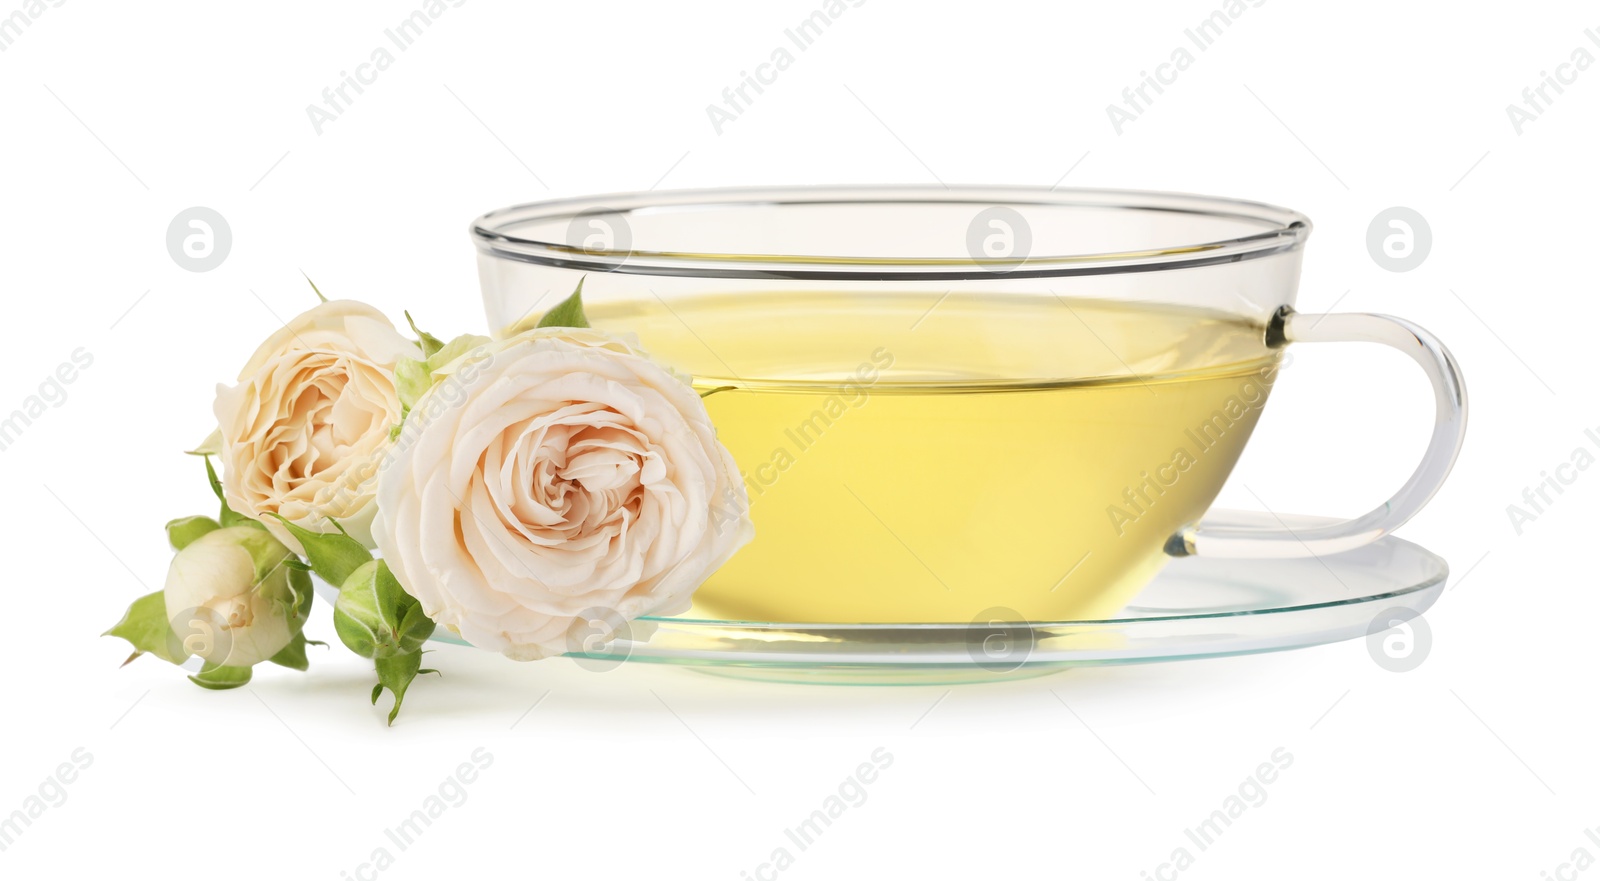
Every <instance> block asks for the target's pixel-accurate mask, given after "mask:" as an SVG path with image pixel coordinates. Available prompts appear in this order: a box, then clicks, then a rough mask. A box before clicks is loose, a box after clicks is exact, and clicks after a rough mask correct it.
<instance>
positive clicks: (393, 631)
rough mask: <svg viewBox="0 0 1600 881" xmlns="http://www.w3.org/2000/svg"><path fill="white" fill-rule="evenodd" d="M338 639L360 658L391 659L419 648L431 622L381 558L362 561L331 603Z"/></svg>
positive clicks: (431, 624) (429, 629)
mask: <svg viewBox="0 0 1600 881" xmlns="http://www.w3.org/2000/svg"><path fill="white" fill-rule="evenodd" d="M333 627H334V629H335V630H337V631H338V633H339V640H340V641H341V642H343V643H344V644H345V645H346V646H347V647H349V649H350V650H351V651H353V652H355V653H356V654H358V655H360V656H361V657H363V658H373V659H375V660H378V659H383V658H392V657H394V656H396V655H402V654H406V653H409V652H415V651H417V650H419V649H420V648H421V647H422V644H423V643H424V642H426V641H427V639H428V637H429V636H431V635H432V634H433V621H432V619H430V618H429V617H428V616H427V615H425V614H423V612H422V603H419V602H417V600H416V598H415V597H413V596H411V595H410V594H408V593H406V592H405V589H404V588H402V587H401V586H400V582H398V581H396V580H395V577H394V575H393V574H392V573H391V572H390V571H389V567H388V566H387V565H386V564H385V563H384V562H383V561H382V560H373V561H372V562H370V563H366V564H363V565H362V566H361V567H360V568H358V569H356V571H354V572H352V573H351V574H350V577H349V578H346V579H345V582H344V584H343V586H341V587H340V588H339V600H338V602H336V603H335V604H334V606H333Z"/></svg>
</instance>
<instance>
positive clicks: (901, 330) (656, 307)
mask: <svg viewBox="0 0 1600 881" xmlns="http://www.w3.org/2000/svg"><path fill="white" fill-rule="evenodd" d="M669 302H670V308H668V306H667V305H666V304H663V303H662V302H660V301H654V300H652V301H644V302H637V303H629V304H626V305H602V304H597V305H595V306H592V307H590V317H591V320H592V322H593V323H594V325H595V326H596V327H601V328H606V329H613V330H618V331H632V332H634V333H636V334H637V335H638V336H639V338H640V341H641V342H642V343H643V344H644V346H645V347H646V348H647V349H648V350H649V351H650V352H651V353H652V354H653V355H654V356H655V357H657V358H659V359H660V360H662V361H664V362H666V363H669V364H671V365H672V366H674V367H675V368H676V369H679V370H681V371H683V372H686V373H691V374H693V375H694V377H695V385H696V386H697V387H698V388H700V389H701V390H702V391H706V392H709V391H711V390H712V389H717V391H715V392H712V393H711V394H709V395H708V396H707V397H706V399H705V402H706V407H707V409H708V410H709V411H710V414H711V417H712V419H713V420H714V422H715V424H716V426H717V432H718V436H719V437H720V438H721V440H722V442H723V443H724V444H725V445H726V446H727V447H728V449H729V450H730V451H731V452H732V453H733V456H734V458H735V460H736V461H737V462H738V465H739V468H740V471H741V472H742V477H743V479H744V484H745V488H746V490H747V491H748V493H749V495H750V501H751V516H752V518H753V519H754V521H755V525H756V535H755V538H754V540H753V541H752V542H751V543H750V544H749V545H747V546H746V547H745V548H744V549H743V550H741V551H740V552H739V553H738V554H737V555H736V556H735V557H734V558H733V559H732V560H731V561H729V562H728V564H727V565H725V566H724V567H723V568H722V569H721V570H719V571H718V572H716V573H715V574H714V575H713V576H712V577H711V578H710V580H709V581H707V582H706V584H705V585H704V586H703V587H702V588H701V589H700V591H699V592H698V593H697V595H696V608H695V612H696V613H700V614H705V615H711V616H719V617H730V618H738V619H748V620H771V621H790V622H795V621H816V622H915V621H958V622H966V621H971V620H973V619H974V618H976V617H978V616H979V615H980V613H985V612H986V611H988V610H990V609H992V608H993V607H1003V608H1004V609H1006V610H1008V614H1014V615H1015V616H1020V617H1022V618H1026V619H1030V620H1040V621H1047V620H1078V619H1093V618H1104V617H1110V616H1112V615H1114V614H1115V613H1116V612H1117V611H1118V610H1119V609H1120V608H1121V607H1122V606H1124V605H1125V604H1126V603H1127V602H1128V600H1129V599H1130V598H1131V597H1132V596H1133V595H1134V594H1135V593H1137V591H1138V589H1139V588H1140V587H1142V586H1143V585H1144V584H1145V582H1147V581H1148V580H1149V579H1150V577H1151V576H1153V575H1154V574H1155V572H1156V571H1157V570H1158V569H1159V567H1160V566H1161V564H1162V563H1163V562H1164V560H1165V555H1164V554H1163V553H1162V551H1161V548H1162V545H1163V544H1164V542H1165V541H1166V539H1167V537H1168V536H1169V535H1171V534H1172V533H1173V532H1175V531H1176V530H1177V529H1179V528H1180V527H1181V526H1183V525H1185V524H1187V523H1190V522H1193V521H1194V520H1196V519H1198V518H1199V517H1200V515H1201V514H1202V513H1203V512H1204V510H1205V508H1206V507H1207V505H1208V504H1209V502H1210V500H1211V499H1212V498H1213V497H1214V496H1215V494H1216V493H1217V491H1218V490H1219V489H1220V487H1221V485H1222V482H1223V480H1224V479H1225V478H1226V477H1227V474H1228V473H1229V471H1230V470H1231V469H1232V467H1233V465H1234V462H1235V461H1236V460H1237V459H1238V457H1239V453H1240V451H1241V450H1242V449H1243V447H1244V444H1245V441H1246V440H1247V439H1248V438H1249V436H1250V433H1251V431H1252V430H1253V429H1254V427H1255V424H1256V420H1257V418H1258V417H1259V415H1260V412H1261V408H1262V405H1263V404H1264V403H1265V400H1266V394H1267V391H1268V390H1269V389H1270V386H1271V383H1272V380H1273V378H1274V377H1275V375H1276V367H1277V363H1278V356H1277V354H1276V352H1274V351H1273V350H1270V349H1268V348H1267V347H1266V346H1265V344H1264V342H1263V329H1262V328H1261V327H1260V326H1257V325H1251V324H1247V323H1245V322H1243V321H1240V320H1238V319H1235V318H1231V317H1228V316H1224V315H1221V314H1216V313H1208V312H1200V311H1194V310H1187V309H1180V308H1174V307H1171V306H1160V307H1155V306H1145V305H1139V304H1129V303H1119V302H1111V301H1101V300H1073V299H1063V298H1058V297H1052V296H1049V295H1043V296H1028V297H1002V296H974V295H957V294H949V295H944V294H942V293H941V292H940V291H930V292H928V293H926V294H925V295H923V294H916V295H913V294H895V295H885V296H876V297H874V296H866V295H861V294H849V295H844V294H831V293H807V294H789V295H781V296H778V295H773V294H770V293H752V294H749V295H731V296H730V295H719V296H707V297H704V298H700V299H695V298H684V299H675V300H672V301H669ZM989 617H990V618H993V617H1005V616H1004V615H999V616H996V615H993V614H991V615H989Z"/></svg>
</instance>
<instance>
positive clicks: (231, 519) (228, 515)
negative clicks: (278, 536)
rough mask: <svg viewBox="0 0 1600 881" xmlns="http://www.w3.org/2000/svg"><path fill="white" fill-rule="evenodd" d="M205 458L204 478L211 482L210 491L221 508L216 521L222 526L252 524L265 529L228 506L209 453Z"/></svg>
mask: <svg viewBox="0 0 1600 881" xmlns="http://www.w3.org/2000/svg"><path fill="white" fill-rule="evenodd" d="M205 460H206V480H209V481H210V482H211V491H212V492H213V493H216V495H217V501H218V502H219V503H220V504H221V505H222V509H221V510H220V511H219V512H218V514H217V523H219V524H220V525H222V526H254V527H257V528H260V529H265V528H266V527H264V526H262V525H261V524H260V523H259V522H257V521H255V520H252V519H251V518H249V517H246V516H245V515H243V514H240V513H239V512H238V511H235V510H233V509H232V508H230V507H228V499H227V497H225V496H224V495H223V494H222V481H221V480H219V479H218V478H217V469H216V468H214V467H212V465H211V457H210V456H209V455H208V456H206V457H205Z"/></svg>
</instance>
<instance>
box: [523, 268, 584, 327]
mask: <svg viewBox="0 0 1600 881" xmlns="http://www.w3.org/2000/svg"><path fill="white" fill-rule="evenodd" d="M535 326H536V327H588V326H589V316H587V315H585V314H583V279H581V278H580V279H578V287H577V289H576V290H574V291H573V292H572V296H570V297H568V298H566V299H565V300H562V301H561V302H559V303H557V304H556V305H555V306H554V307H553V308H552V309H551V310H550V311H549V312H546V313H544V317H542V318H540V319H539V323H538V324H537V325H535Z"/></svg>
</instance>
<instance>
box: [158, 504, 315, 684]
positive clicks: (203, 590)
mask: <svg viewBox="0 0 1600 881" xmlns="http://www.w3.org/2000/svg"><path fill="white" fill-rule="evenodd" d="M294 562H298V561H296V560H295V558H294V555H293V554H291V553H290V552H289V549H288V548H287V547H285V546H284V544H283V543H282V542H280V541H278V540H277V539H276V538H273V537H272V535H271V534H270V533H268V532H266V531H265V530H263V529H260V528H258V527H255V526H229V527H224V528H221V529H213V530H211V531H209V532H206V533H205V534H204V535H201V536H200V537H198V538H195V539H194V540H192V541H190V542H189V543H188V544H186V545H185V546H184V548H183V549H182V550H180V551H178V553H177V555H176V556H174V557H173V558H172V566H171V567H170V568H169V569H168V570H167V582H166V588H165V589H164V590H163V591H162V595H163V596H164V598H165V602H166V610H167V620H168V621H169V622H170V623H171V626H172V633H173V636H174V638H175V639H176V640H177V645H178V648H179V651H178V652H176V653H175V654H177V655H178V656H179V659H180V660H181V658H185V657H189V656H191V655H194V656H198V657H199V658H200V659H201V660H203V661H205V662H206V664H207V665H208V666H218V667H250V666H252V665H254V664H258V663H260V662H262V661H265V660H268V659H270V658H272V657H273V656H274V655H276V654H278V652H280V651H282V650H283V649H284V647H285V646H287V645H289V643H290V642H291V641H292V640H293V639H294V638H295V636H296V635H298V634H299V633H300V630H301V628H302V627H304V626H305V621H306V613H307V612H308V611H309V609H310V606H311V579H310V576H309V575H308V574H307V573H306V572H305V571H304V570H302V569H299V568H296V567H294V566H291V565H289V564H291V563H294Z"/></svg>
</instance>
